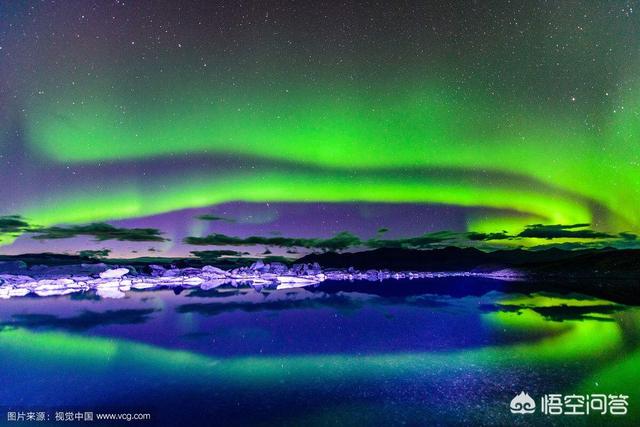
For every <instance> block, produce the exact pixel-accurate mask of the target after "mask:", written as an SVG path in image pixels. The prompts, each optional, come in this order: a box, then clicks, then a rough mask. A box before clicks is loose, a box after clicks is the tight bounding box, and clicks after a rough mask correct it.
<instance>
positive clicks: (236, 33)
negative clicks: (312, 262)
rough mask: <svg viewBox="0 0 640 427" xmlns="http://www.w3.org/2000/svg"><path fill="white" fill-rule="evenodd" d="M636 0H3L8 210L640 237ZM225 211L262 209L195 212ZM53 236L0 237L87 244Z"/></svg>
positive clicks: (204, 230)
mask: <svg viewBox="0 0 640 427" xmlns="http://www.w3.org/2000/svg"><path fill="white" fill-rule="evenodd" d="M636 6H638V7H640V5H637V4H636V2H628V1H614V2H607V3H601V4H595V3H592V2H580V1H575V2H574V1H571V2H552V3H546V2H538V1H533V2H516V3H515V4H513V3H512V4H503V3H502V2H483V3H481V4H469V5H464V6H460V5H455V4H449V3H448V2H440V4H438V5H435V4H432V2H424V3H419V2H398V3H394V4H393V5H386V6H385V7H384V8H382V7H372V6H367V5H364V4H334V3H331V2H329V3H323V2H288V1H276V2H270V3H269V4H254V3H237V4H236V3H231V2H217V3H211V2H194V3H189V4H182V5H180V6H178V4H167V5H164V6H163V7H158V6H157V5H155V4H152V3H151V2H130V3H129V2H122V1H115V2H97V3H93V2H84V1H65V2H59V1H57V2H56V1H46V2H6V3H3V4H2V5H0V18H1V19H0V47H1V49H0V76H1V80H0V132H1V133H0V162H1V165H2V168H1V169H0V182H1V183H2V184H1V186H0V198H1V199H2V200H3V203H2V205H0V215H20V216H21V217H22V218H25V219H26V220H28V221H29V222H30V223H33V224H37V225H39V226H43V227H52V226H65V225H66V226H77V225H82V224H87V223H95V222H100V223H101V222H105V223H114V224H119V225H126V226H130V227H137V228H143V227H157V228H159V229H160V230H161V231H162V232H163V233H165V234H164V236H166V237H167V239H168V240H167V241H166V242H164V243H161V244H158V245H155V246H154V245H150V244H149V243H145V244H141V245H139V246H135V248H136V250H137V251H140V252H141V253H144V251H146V250H147V249H148V248H150V247H151V246H154V247H155V248H156V249H159V250H160V251H164V252H166V253H173V254H185V253H188V252H189V250H193V249H195V248H189V247H188V245H185V244H184V243H183V241H182V240H183V238H185V237H187V236H196V237H203V236H205V235H207V234H211V233H214V232H222V233H226V234H229V235H241V236H249V235H251V233H254V234H256V233H259V232H260V231H262V233H261V234H262V235H265V234H267V233H269V232H278V233H281V234H282V235H285V236H292V237H318V236H320V237H324V238H328V237H330V236H332V235H334V234H336V233H338V232H341V231H349V232H354V233H357V234H358V235H359V236H360V237H362V238H363V239H365V238H369V237H371V236H373V235H374V234H375V232H376V230H377V229H378V228H380V227H388V228H389V229H390V233H391V234H390V235H391V236H392V237H394V238H396V237H398V238H399V237H407V236H419V235H422V234H423V233H427V232H436V231H441V230H452V231H454V232H484V233H496V232H501V231H503V230H504V231H506V232H508V233H511V234H517V233H520V232H521V231H522V230H523V229H524V228H525V226H526V225H530V224H547V225H550V224H568V225H571V224H591V227H592V228H593V229H594V230H595V231H596V232H600V233H608V234H618V233H621V232H626V233H630V234H628V235H635V234H637V233H638V232H640V220H639V218H640V169H639V166H640V144H639V143H638V140H639V138H640V78H639V77H638V75H639V73H638V69H639V68H638V67H640V51H639V50H638V43H639V42H640V23H639V22H638V16H637V10H636V9H638V8H637V7H636ZM638 10H640V9H638ZM272 204H273V205H274V206H276V208H272V207H270V206H271V205H272ZM336 204H337V205H339V207H336ZM265 206H266V207H265ZM305 206H306V207H307V208H306V212H307V213H306V214H300V210H303V211H305ZM225 209H231V210H238V209H254V210H257V211H258V212H263V211H264V210H266V211H267V212H268V213H269V214H268V215H267V219H266V220H265V221H266V222H262V223H260V222H259V223H258V225H259V226H256V227H253V226H252V227H253V228H251V229H249V228H243V227H245V225H246V224H247V223H250V224H253V225H255V224H256V223H255V222H252V221H236V222H225V223H221V222H219V221H218V222H206V223H203V222H202V221H201V220H198V219H197V218H196V217H197V215H201V214H205V213H208V212H219V211H221V210H222V211H223V210H225ZM274 210H275V212H276V215H275V216H272V218H271V220H269V215H271V214H273V212H274ZM323 212H324V215H323ZM390 212H391V213H390ZM402 212H410V213H412V214H411V215H404V216H403V215H401V213H402ZM248 216H249V217H252V218H253V216H254V215H253V214H252V213H251V214H249V215H248ZM292 217H293V218H297V220H295V221H290V220H289V219H288V218H292ZM390 217H394V218H395V219H391V218H390ZM278 218H279V219H278ZM302 218H304V219H302ZM176 219H177V221H176ZM234 219H235V218H234ZM391 222H392V223H393V224H391ZM328 224H329V225H328ZM363 224H364V225H363ZM16 239H17V240H16ZM54 242H55V243H51V241H49V242H45V243H42V242H41V241H39V242H34V241H33V240H32V239H30V238H28V237H25V236H18V235H7V236H3V237H2V242H1V243H2V245H3V246H2V248H0V251H3V252H7V253H20V252H21V251H30V250H34V248H39V247H40V248H42V247H43V245H44V247H48V246H47V245H53V244H55V245H56V247H60V248H63V249H64V250H75V249H85V248H87V247H91V248H93V247H94V246H95V244H94V243H91V242H88V241H86V240H82V239H75V240H73V241H72V242H71V243H67V244H66V245H67V246H58V245H62V244H63V243H61V242H60V241H54ZM538 243H540V242H536V241H525V240H520V241H518V244H521V245H524V246H530V245H535V244H538ZM103 246H105V245H104V244H103V243H102V242H99V243H98V245H97V246H95V247H96V248H101V247H103ZM106 246H109V247H111V248H116V249H117V251H118V252H119V253H120V254H123V253H125V252H126V251H128V250H129V249H130V247H129V246H127V247H125V246H118V244H115V245H112V244H108V245H106ZM259 249H260V250H262V249H263V248H262V247H260V248H259Z"/></svg>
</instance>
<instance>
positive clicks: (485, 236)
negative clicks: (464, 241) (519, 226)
mask: <svg viewBox="0 0 640 427" xmlns="http://www.w3.org/2000/svg"><path fill="white" fill-rule="evenodd" d="M467 238H468V239H469V240H471V241H484V240H509V239H513V236H510V235H508V234H507V233H505V232H504V231H501V232H499V233H476V232H471V233H467Z"/></svg>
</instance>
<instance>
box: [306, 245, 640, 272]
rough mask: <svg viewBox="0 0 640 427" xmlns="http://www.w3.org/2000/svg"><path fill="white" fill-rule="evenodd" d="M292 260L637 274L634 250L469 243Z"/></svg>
mask: <svg viewBox="0 0 640 427" xmlns="http://www.w3.org/2000/svg"><path fill="white" fill-rule="evenodd" d="M296 262H297V263H314V262H317V263H318V264H320V265H321V266H323V267H324V268H331V267H333V268H348V267H354V268H358V269H363V270H366V269H389V270H394V271H398V270H416V271H493V270H500V269H504V268H515V269H519V270H522V271H525V272H528V273H531V274H541V275H565V274H567V275H571V276H588V277H603V276H604V277H621V278H631V277H638V278H640V250H638V249H624V250H620V249H613V248H606V249H597V250H582V251H565V250H562V249H556V248H553V249H547V250H543V251H527V250H522V249H514V250H500V251H495V252H483V251H480V250H478V249H475V248H457V247H447V248H443V249H432V250H418V249H396V248H382V249H375V250H371V251H364V252H350V253H335V252H327V253H322V254H310V255H306V256H304V257H302V258H300V259H298V260H297V261H296Z"/></svg>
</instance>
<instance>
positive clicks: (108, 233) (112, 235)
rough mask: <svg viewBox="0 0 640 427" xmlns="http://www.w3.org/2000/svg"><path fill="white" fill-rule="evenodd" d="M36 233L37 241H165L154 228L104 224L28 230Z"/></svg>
mask: <svg viewBox="0 0 640 427" xmlns="http://www.w3.org/2000/svg"><path fill="white" fill-rule="evenodd" d="M28 231H29V232H32V233H37V234H36V235H35V236H33V238H34V239H37V240H49V239H68V238H70V237H77V236H92V237H94V238H95V239H96V240H97V241H104V240H119V241H128V242H164V241H166V240H167V239H165V238H164V237H162V236H161V234H162V233H161V232H160V230H158V229H155V228H117V227H114V226H112V225H109V224H106V223H93V224H89V225H74V226H69V227H47V228H37V229H30V230H28Z"/></svg>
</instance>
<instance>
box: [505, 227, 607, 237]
mask: <svg viewBox="0 0 640 427" xmlns="http://www.w3.org/2000/svg"><path fill="white" fill-rule="evenodd" d="M589 225H590V224H571V225H563V224H555V225H542V224H532V225H527V227H526V228H525V230H524V231H522V232H521V233H520V234H518V236H519V237H534V238H539V239H558V238H574V239H609V238H612V237H614V236H612V235H611V234H608V233H603V232H600V231H595V230H591V229H589V228H585V227H589ZM576 229H580V230H576Z"/></svg>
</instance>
